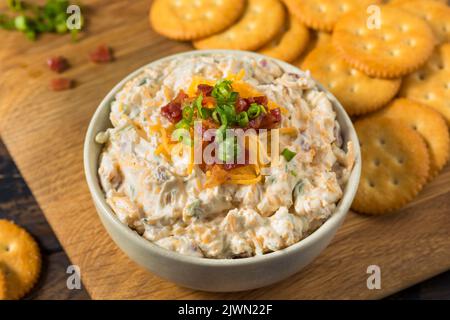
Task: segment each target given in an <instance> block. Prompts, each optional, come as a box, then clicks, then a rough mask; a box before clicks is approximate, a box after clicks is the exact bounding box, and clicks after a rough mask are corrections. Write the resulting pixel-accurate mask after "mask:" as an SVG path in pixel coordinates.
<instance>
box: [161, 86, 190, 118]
mask: <svg viewBox="0 0 450 320" xmlns="http://www.w3.org/2000/svg"><path fill="white" fill-rule="evenodd" d="M187 98H188V95H187V94H186V93H184V91H183V90H181V91H180V92H179V93H178V95H177V96H176V98H175V99H173V100H172V101H170V102H169V103H168V104H167V105H165V106H164V107H162V108H161V115H162V116H163V117H165V118H167V120H169V121H170V122H172V123H177V122H178V121H180V120H181V118H182V117H183V113H182V111H181V105H182V103H183V102H184V100H186V99H187Z"/></svg>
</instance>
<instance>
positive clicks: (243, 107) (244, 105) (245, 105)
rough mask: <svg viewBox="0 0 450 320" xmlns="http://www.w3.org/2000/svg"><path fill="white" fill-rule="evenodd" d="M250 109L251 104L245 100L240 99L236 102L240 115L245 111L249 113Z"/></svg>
mask: <svg viewBox="0 0 450 320" xmlns="http://www.w3.org/2000/svg"><path fill="white" fill-rule="evenodd" d="M249 107H250V103H248V100H247V99H245V98H238V99H237V101H236V112H238V113H240V112H243V111H247V110H248V108H249Z"/></svg>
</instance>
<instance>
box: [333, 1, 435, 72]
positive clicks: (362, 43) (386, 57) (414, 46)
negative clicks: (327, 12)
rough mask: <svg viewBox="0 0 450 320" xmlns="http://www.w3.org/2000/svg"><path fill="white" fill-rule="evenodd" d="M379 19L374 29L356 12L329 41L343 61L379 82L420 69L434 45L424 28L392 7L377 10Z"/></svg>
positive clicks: (344, 19) (338, 26)
mask: <svg viewBox="0 0 450 320" xmlns="http://www.w3.org/2000/svg"><path fill="white" fill-rule="evenodd" d="M380 18H381V19H380V20H381V25H380V28H376V27H375V26H373V25H372V24H370V23H369V20H368V19H369V16H368V14H367V13H366V11H364V10H356V11H352V12H350V13H348V14H346V15H345V16H343V17H342V18H341V19H340V20H339V21H338V22H337V24H336V26H335V28H334V32H333V37H332V41H333V44H334V46H335V47H336V48H337V49H338V51H339V53H341V55H342V57H343V58H344V60H345V61H347V62H348V63H349V64H350V65H351V66H352V67H354V68H356V69H359V70H361V71H363V72H364V73H366V74H367V75H369V76H372V77H380V78H398V77H401V76H404V75H405V74H408V73H410V72H412V71H414V70H416V69H418V68H419V67H420V66H421V65H423V64H424V63H425V62H426V60H427V59H428V58H429V57H430V55H431V54H432V52H433V47H434V44H435V39H434V35H433V31H432V30H431V28H430V27H429V26H428V24H427V23H426V22H425V21H423V20H422V19H421V18H418V17H416V16H414V15H412V14H410V13H408V12H406V11H404V10H401V9H398V8H395V7H393V6H380ZM368 26H371V29H369V28H368Z"/></svg>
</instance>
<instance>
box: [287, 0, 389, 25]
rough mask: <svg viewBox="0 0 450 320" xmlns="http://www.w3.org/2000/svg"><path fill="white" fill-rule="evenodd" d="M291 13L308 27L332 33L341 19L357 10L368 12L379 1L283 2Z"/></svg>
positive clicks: (325, 0) (309, 0)
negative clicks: (368, 8)
mask: <svg viewBox="0 0 450 320" xmlns="http://www.w3.org/2000/svg"><path fill="white" fill-rule="evenodd" d="M283 1H284V3H285V4H286V6H287V7H288V8H289V11H290V12H292V14H294V15H295V16H296V17H297V18H298V19H300V21H301V22H303V23H304V24H305V25H307V26H308V27H310V28H312V29H315V30H321V31H327V32H331V31H332V30H333V28H334V25H335V24H336V22H337V21H338V20H339V18H340V17H341V16H342V15H343V14H345V13H347V12H349V11H351V10H355V9H363V10H366V8H367V7H368V6H370V5H371V4H378V3H381V1H379V0H342V1H336V0H283Z"/></svg>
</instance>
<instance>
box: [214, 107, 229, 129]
mask: <svg viewBox="0 0 450 320" xmlns="http://www.w3.org/2000/svg"><path fill="white" fill-rule="evenodd" d="M216 111H217V113H218V114H219V119H220V124H221V125H222V126H225V127H226V126H227V125H228V118H227V114H226V112H225V110H223V109H221V108H219V107H217V108H216Z"/></svg>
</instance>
